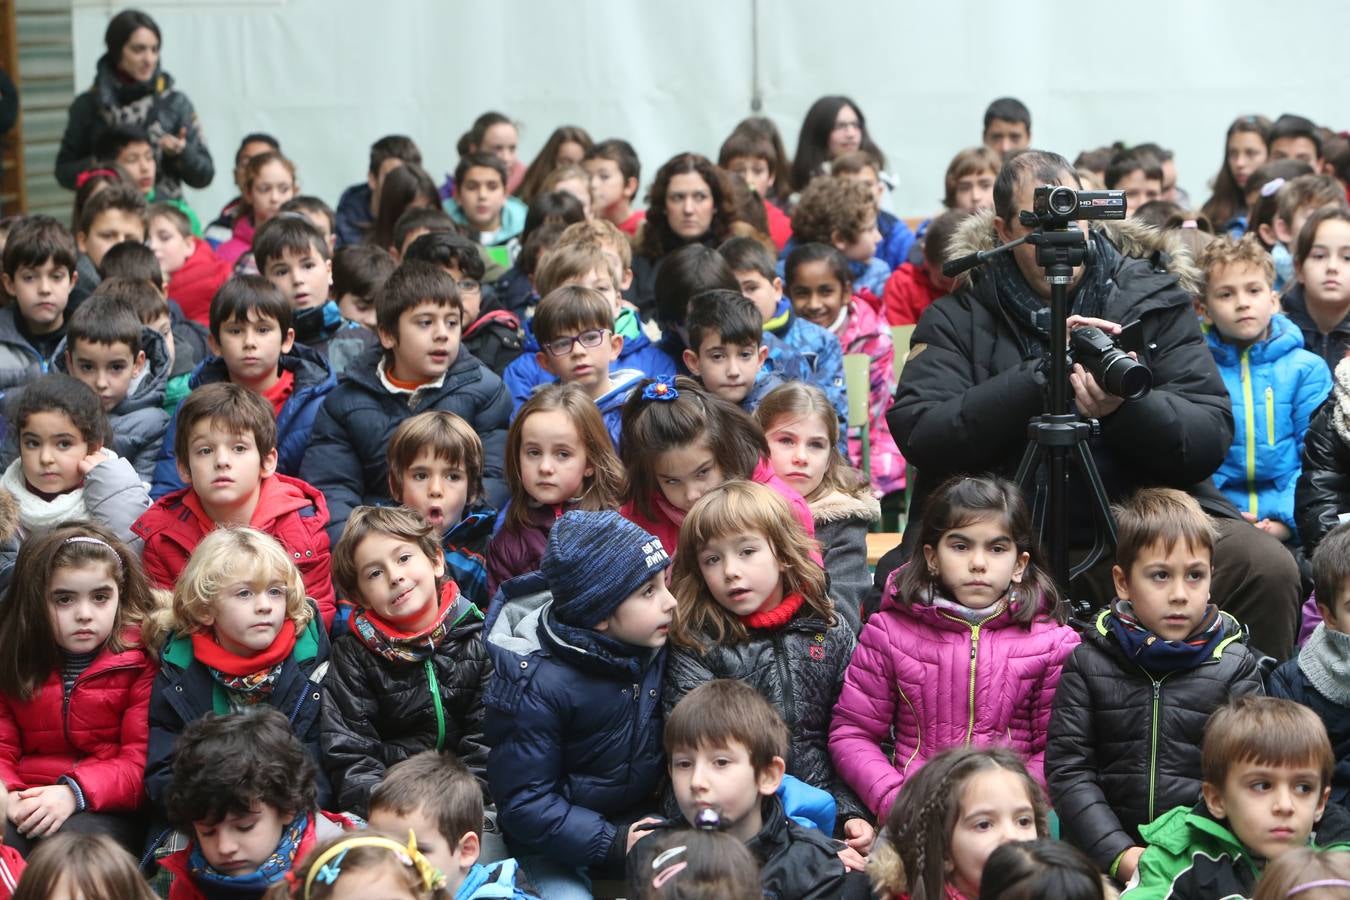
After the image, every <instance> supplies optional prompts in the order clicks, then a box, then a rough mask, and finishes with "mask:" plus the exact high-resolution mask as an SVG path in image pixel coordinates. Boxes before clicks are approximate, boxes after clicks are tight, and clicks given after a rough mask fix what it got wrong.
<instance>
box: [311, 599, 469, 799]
mask: <svg viewBox="0 0 1350 900" xmlns="http://www.w3.org/2000/svg"><path fill="white" fill-rule="evenodd" d="M457 603H459V604H461V605H462V607H463V608H462V609H459V608H456V609H452V610H451V612H450V618H451V620H452V621H454V620H456V619H458V620H459V622H460V624H458V625H457V626H455V627H454V628H453V629H452V630H451V632H450V634H449V635H448V636H447V637H446V638H445V641H444V642H443V643H442V644H441V645H440V647H438V648H437V649H436V652H435V653H433V654H432V655H431V657H430V658H429V659H427V660H424V661H423V662H412V663H405V662H392V661H390V660H387V659H385V658H384V657H382V656H380V655H378V654H376V653H375V652H374V651H372V650H370V649H369V648H367V647H366V645H365V644H363V643H361V640H360V638H358V637H357V636H356V635H355V634H351V633H348V634H344V635H343V636H342V637H340V638H338V639H337V640H336V641H334V642H333V658H332V667H331V668H330V670H329V672H328V677H327V678H325V679H324V684H323V716H322V719H321V724H320V728H319V747H320V749H321V750H322V751H323V761H324V765H325V766H326V767H327V769H328V776H329V778H330V779H331V781H332V783H333V792H334V796H335V797H336V800H337V808H338V809H341V810H343V811H346V812H354V813H356V814H357V815H359V816H365V815H366V814H367V813H368V811H369V810H368V806H369V803H370V792H371V789H372V788H374V787H375V785H376V784H378V783H379V781H380V779H381V778H383V777H384V773H385V770H386V769H388V768H389V767H390V766H392V765H393V764H394V763H397V762H402V761H403V760H405V759H407V758H408V757H410V756H415V755H416V754H418V753H421V752H422V751H423V750H430V749H432V748H433V747H434V748H437V749H444V750H450V751H452V752H454V753H455V754H456V755H457V756H458V757H459V758H460V759H461V760H462V761H463V762H464V764H465V765H466V766H468V767H469V771H471V772H473V774H474V776H475V777H477V778H478V780H479V782H480V783H481V784H482V785H484V801H485V802H487V796H486V784H487V753H488V751H487V745H486V744H484V743H483V687H484V685H486V683H487V680H488V676H489V675H490V674H491V672H492V665H491V663H490V662H489V661H488V657H487V651H486V650H484V649H483V614H482V613H480V612H479V611H478V609H477V608H476V607H474V606H473V604H472V603H470V602H469V600H468V598H466V597H464V596H463V595H460V598H459V600H458V601H457ZM433 691H435V692H436V693H437V694H439V695H440V703H439V704H437V703H436V702H435V700H434V699H433V693H432V692H433ZM438 734H443V735H444V737H443V738H442V739H441V740H439V741H438V740H437V735H438Z"/></svg>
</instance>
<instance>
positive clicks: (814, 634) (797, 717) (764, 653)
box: [662, 608, 872, 823]
mask: <svg viewBox="0 0 1350 900" xmlns="http://www.w3.org/2000/svg"><path fill="white" fill-rule="evenodd" d="M856 646H857V639H856V638H855V637H854V635H853V629H852V628H850V627H849V625H848V624H847V622H846V621H845V620H844V619H843V618H842V617H839V616H838V614H836V620H835V623H834V624H833V625H828V624H826V622H825V621H824V620H822V619H820V618H818V617H816V616H814V615H811V614H809V613H808V612H807V611H806V609H805V608H803V611H802V613H800V614H799V615H798V616H797V617H796V618H794V619H793V620H792V621H790V622H788V624H787V625H786V626H784V627H783V628H782V630H779V631H760V630H752V631H751V632H750V639H749V640H748V641H746V642H745V643H742V644H729V643H728V644H714V645H709V646H708V647H707V649H706V651H705V652H703V653H699V652H697V651H693V650H688V649H682V648H674V649H672V651H671V654H670V662H669V663H668V664H667V666H666V680H665V688H664V691H663V694H662V701H663V703H664V705H665V710H666V714H667V715H669V713H670V711H671V710H672V709H674V708H675V704H676V703H678V702H680V698H681V697H683V696H684V695H685V694H687V693H689V692H690V691H692V690H693V689H694V688H696V687H698V686H699V685H701V684H703V683H704V682H707V681H712V680H713V679H714V678H735V679H738V680H740V681H744V682H745V683H746V684H749V685H751V686H752V687H754V688H755V689H756V690H758V691H759V692H760V693H761V694H763V695H764V697H765V698H766V699H767V700H768V701H769V702H770V703H772V704H773V706H774V708H775V709H777V710H778V711H779V713H781V714H782V716H783V719H784V720H785V721H786V722H787V727H788V734H789V736H790V738H791V746H790V747H789V751H790V757H789V759H788V760H787V773H788V774H789V775H795V776H796V777H797V778H800V779H801V780H802V781H804V782H806V783H807V784H809V785H812V786H813V787H818V788H820V789H821V790H823V791H828V792H829V793H830V794H832V795H833V796H834V799H835V802H836V803H837V804H838V820H839V822H840V823H842V822H844V821H845V820H846V819H851V818H855V817H858V818H863V819H867V820H868V821H871V820H872V815H871V813H869V812H868V811H867V807H866V805H864V804H863V802H862V801H861V800H860V799H858V796H857V795H856V794H854V793H853V790H852V789H851V788H849V787H848V785H846V784H844V782H843V780H842V779H841V778H840V777H839V776H838V775H837V774H836V773H835V771H834V763H833V762H831V761H830V750H829V736H830V716H831V714H832V713H833V711H834V703H835V701H836V700H838V699H839V691H840V689H841V688H842V687H843V686H844V670H845V669H847V668H848V662H849V660H850V659H852V658H853V649H854V647H856Z"/></svg>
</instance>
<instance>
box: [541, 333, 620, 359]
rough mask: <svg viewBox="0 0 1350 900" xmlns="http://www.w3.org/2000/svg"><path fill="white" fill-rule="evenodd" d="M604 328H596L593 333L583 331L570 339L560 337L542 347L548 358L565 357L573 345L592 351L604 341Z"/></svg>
mask: <svg viewBox="0 0 1350 900" xmlns="http://www.w3.org/2000/svg"><path fill="white" fill-rule="evenodd" d="M607 332H608V329H606V328H597V329H595V330H593V331H583V332H582V333H581V334H574V335H572V336H571V337H560V338H558V339H556V340H552V341H549V342H548V343H547V344H545V345H544V349H545V350H547V351H548V352H549V355H550V356H566V355H567V354H569V353H571V352H572V345H573V344H580V345H581V346H582V347H584V348H586V349H587V350H594V349H595V348H596V347H599V346H600V344H601V343H602V342H603V341H604V340H605V334H606V333H607Z"/></svg>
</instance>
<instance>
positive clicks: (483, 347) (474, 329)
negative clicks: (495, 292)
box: [463, 309, 525, 378]
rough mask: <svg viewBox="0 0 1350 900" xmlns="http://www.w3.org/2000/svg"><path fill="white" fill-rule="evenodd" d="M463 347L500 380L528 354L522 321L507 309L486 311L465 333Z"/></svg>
mask: <svg viewBox="0 0 1350 900" xmlns="http://www.w3.org/2000/svg"><path fill="white" fill-rule="evenodd" d="M463 346H465V347H467V348H469V352H470V353H472V354H473V355H474V356H475V357H476V358H477V359H478V360H479V361H480V362H481V363H482V364H483V365H485V366H487V367H488V368H489V369H491V370H492V373H493V374H494V375H496V376H497V377H498V378H501V377H502V373H503V372H505V371H506V367H507V366H509V365H511V363H513V362H515V360H516V357H517V356H520V354H521V353H523V352H524V351H525V332H523V331H522V330H521V328H520V321H519V320H518V319H517V318H516V317H515V316H514V315H513V314H511V313H510V312H507V311H506V310H504V309H493V310H485V311H484V312H483V313H482V314H481V315H480V316H479V317H478V318H477V319H475V320H474V322H473V324H471V325H469V327H468V328H466V329H464V338H463Z"/></svg>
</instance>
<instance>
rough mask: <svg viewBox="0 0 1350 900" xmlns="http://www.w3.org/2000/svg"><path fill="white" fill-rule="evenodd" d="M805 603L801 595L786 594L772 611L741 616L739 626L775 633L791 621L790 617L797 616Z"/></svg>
mask: <svg viewBox="0 0 1350 900" xmlns="http://www.w3.org/2000/svg"><path fill="white" fill-rule="evenodd" d="M805 602H806V598H805V597H803V596H802V595H801V594H788V595H787V596H786V597H784V598H783V599H782V601H781V602H780V603H779V604H778V605H777V606H775V607H774V608H773V609H770V610H766V611H765V612H752V613H750V615H748V616H741V624H743V625H744V626H745V627H746V628H757V629H759V630H761V631H777V630H779V629H780V628H782V627H783V626H784V625H786V624H787V623H788V622H791V621H792V617H793V616H795V615H797V610H799V609H801V608H802V604H804V603H805Z"/></svg>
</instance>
